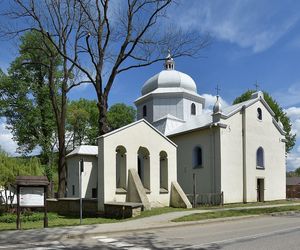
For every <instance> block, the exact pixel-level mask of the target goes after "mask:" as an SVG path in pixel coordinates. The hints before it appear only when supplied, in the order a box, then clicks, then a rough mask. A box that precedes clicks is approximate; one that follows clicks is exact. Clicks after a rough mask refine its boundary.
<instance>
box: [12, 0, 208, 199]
mask: <svg viewBox="0 0 300 250" xmlns="http://www.w3.org/2000/svg"><path fill="white" fill-rule="evenodd" d="M172 2H173V1H172V0H127V1H110V0H73V1H71V0H59V1H58V0H27V1H21V0H14V3H15V6H14V7H13V8H12V10H11V12H10V15H11V16H14V17H15V18H17V20H19V19H22V20H24V21H23V22H22V26H21V28H19V29H17V30H18V32H24V31H26V30H28V29H34V30H36V31H39V32H41V33H42V34H43V35H44V36H45V39H46V38H47V39H48V40H49V41H51V43H52V44H53V46H54V47H55V48H56V50H57V52H58V53H59V54H60V56H61V57H62V58H63V72H64V74H63V79H62V86H61V94H62V96H61V101H60V102H56V101H54V102H53V107H54V111H55V115H56V117H57V127H58V137H59V154H60V160H59V174H60V176H59V181H60V187H59V194H60V196H62V195H63V194H62V192H63V184H62V182H65V158H64V156H65V137H64V134H63V133H64V132H65V130H64V126H65V112H66V109H65V103H66V96H67V93H68V91H69V90H70V89H71V88H72V87H74V86H77V85H79V84H80V83H82V82H90V83H92V85H93V86H94V89H95V92H96V95H97V107H98V111H99V117H98V120H99V135H101V134H104V133H106V132H108V131H109V130H110V128H109V126H108V122H107V109H108V98H109V94H110V91H111V88H112V86H113V83H114V82H115V79H116V77H117V75H118V74H120V73H122V72H125V71H128V70H131V69H134V68H140V67H145V66H148V65H151V64H153V63H155V62H158V61H162V60H164V59H165V55H166V54H167V50H168V49H170V50H171V52H172V57H173V58H176V57H180V56H197V55H198V54H199V51H200V50H201V49H203V48H204V47H206V46H207V45H208V44H209V41H210V39H209V36H204V37H201V36H200V35H198V34H196V33H193V32H183V31H182V30H180V29H178V28H176V27H175V26H167V25H166V22H164V20H167V15H166V14H167V12H166V11H167V10H168V7H169V6H170V5H171V4H172ZM26 25H27V26H26ZM14 32H16V30H15V31H14ZM18 32H16V33H18ZM74 67H75V68H76V69H77V70H79V72H80V73H81V81H80V82H77V83H74V82H73V83H72V84H71V85H70V81H71V78H70V75H71V73H72V71H73V70H74ZM57 103H60V105H61V108H58V107H57V105H56V104H57ZM61 185H62V186H61Z"/></svg>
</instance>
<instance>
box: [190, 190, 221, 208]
mask: <svg viewBox="0 0 300 250" xmlns="http://www.w3.org/2000/svg"><path fill="white" fill-rule="evenodd" d="M187 197H188V198H189V200H190V202H191V203H192V204H193V207H194V208H195V207H197V206H223V205H224V193H223V192H221V193H199V194H197V193H196V194H187Z"/></svg>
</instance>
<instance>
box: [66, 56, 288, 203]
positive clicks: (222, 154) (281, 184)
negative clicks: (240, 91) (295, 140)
mask: <svg viewBox="0 0 300 250" xmlns="http://www.w3.org/2000/svg"><path fill="white" fill-rule="evenodd" d="M164 67H165V69H164V70H162V71H161V72H160V73H158V74H156V75H155V76H153V77H151V78H150V79H149V80H147V81H146V82H145V84H144V85H143V87H142V91H141V93H142V96H141V97H140V98H138V99H137V100H136V101H135V105H136V107H137V122H134V123H132V124H129V125H127V126H125V127H123V128H120V129H118V130H116V131H112V132H111V133H108V134H106V135H104V136H101V137H99V139H98V146H80V147H78V148H77V149H75V150H74V151H73V152H71V153H70V154H69V155H68V161H67V165H68V182H67V185H68V190H69V192H68V195H67V196H68V197H75V196H76V195H78V193H76V190H78V184H77V183H78V160H79V158H86V159H89V158H90V157H92V159H90V160H86V161H87V163H86V165H92V167H91V170H88V171H89V173H87V175H86V179H87V180H88V181H86V184H84V186H83V188H84V190H85V191H84V192H83V195H84V197H92V196H91V194H92V190H89V189H92V188H93V189H94V190H95V189H97V192H96V191H94V193H95V194H94V196H97V198H98V201H99V202H100V201H101V204H102V203H105V202H109V201H126V199H127V198H126V196H127V197H128V196H130V195H128V193H129V192H131V191H130V190H129V183H128V182H129V175H130V173H129V172H130V171H129V170H130V169H134V170H136V173H137V175H136V176H135V177H137V178H138V179H139V180H140V182H141V184H142V186H143V189H144V190H143V191H144V192H145V193H146V194H147V197H148V200H149V203H150V204H151V205H152V206H162V205H169V204H170V201H171V200H172V199H171V198H170V197H171V189H172V187H171V186H172V183H173V186H176V187H177V189H176V190H177V191H178V192H180V186H181V188H182V189H183V191H184V192H185V193H186V194H191V193H193V185H194V184H193V175H194V176H195V180H196V185H195V186H196V193H197V194H209V193H210V194H216V193H217V194H218V193H223V199H224V203H235V202H255V201H269V200H280V199H285V197H286V183H285V181H286V179H285V172H286V166H285V132H284V130H283V126H282V124H281V122H280V121H276V119H275V117H274V113H273V111H272V110H271V108H270V107H269V106H268V104H267V103H266V101H265V100H264V96H263V93H262V92H260V91H258V92H256V93H254V94H253V95H252V97H251V99H250V100H248V101H245V102H242V103H239V104H236V105H232V106H228V107H225V108H222V107H221V104H220V101H219V97H218V96H217V98H216V103H215V105H214V107H213V111H211V112H207V110H205V111H204V108H205V98H204V97H202V96H201V95H199V94H198V93H197V85H196V83H195V82H194V80H193V79H192V78H191V77H190V76H188V75H187V74H184V73H182V72H179V71H177V70H175V62H174V60H173V59H172V58H171V56H168V57H167V58H166V61H165V65H164ZM84 149H85V150H84ZM86 151H88V152H92V153H91V154H90V153H86ZM76 157H77V158H76ZM91 162H92V163H91ZM92 168H94V169H95V170H92ZM76 169H77V170H76ZM76 171H77V175H76ZM93 171H95V173H94V174H92V173H93ZM176 181H178V183H177V182H176ZM89 183H93V184H89ZM178 184H179V185H178ZM70 190H72V192H70ZM96 193H97V195H96ZM182 197H183V196H182ZM182 199H184V198H182ZM101 204H100V205H99V208H101V206H102V205H101Z"/></svg>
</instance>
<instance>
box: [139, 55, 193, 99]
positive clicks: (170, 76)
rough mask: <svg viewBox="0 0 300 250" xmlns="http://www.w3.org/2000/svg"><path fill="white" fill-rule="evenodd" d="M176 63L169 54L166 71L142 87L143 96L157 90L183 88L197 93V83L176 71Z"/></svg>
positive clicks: (153, 77)
mask: <svg viewBox="0 0 300 250" xmlns="http://www.w3.org/2000/svg"><path fill="white" fill-rule="evenodd" d="M174 65H175V62H174V60H173V58H172V57H171V55H170V54H169V55H168V56H167V58H166V61H165V70H162V71H161V72H159V73H158V74H156V75H154V76H152V77H151V78H150V79H149V80H147V81H146V82H145V83H144V85H143V87H142V95H146V94H148V93H150V92H152V91H153V90H155V89H157V88H182V89H185V90H188V91H192V92H197V87H196V83H195V81H194V80H193V79H192V78H191V77H190V76H189V75H187V74H185V73H182V72H180V71H177V70H175V69H174Z"/></svg>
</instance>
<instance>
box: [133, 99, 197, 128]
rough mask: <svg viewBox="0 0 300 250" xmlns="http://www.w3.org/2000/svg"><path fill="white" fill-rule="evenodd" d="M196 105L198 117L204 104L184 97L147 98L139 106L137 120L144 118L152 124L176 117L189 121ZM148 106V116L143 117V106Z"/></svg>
mask: <svg viewBox="0 0 300 250" xmlns="http://www.w3.org/2000/svg"><path fill="white" fill-rule="evenodd" d="M192 103H194V104H195V105H196V115H199V114H201V112H202V103H201V102H198V101H195V100H191V99H188V98H183V96H182V95H178V94H176V95H170V94H169V95H168V96H167V95H166V94H165V95H162V96H153V97H149V98H147V99H146V100H145V101H142V102H140V103H139V104H138V105H137V119H138V120H140V119H142V118H144V119H145V120H147V121H149V122H150V123H152V122H155V121H157V120H159V119H161V118H162V117H164V116H166V115H172V116H175V117H177V118H179V119H181V120H185V121H187V120H188V119H190V118H191V117H193V115H192V114H191V105H192ZM144 105H146V106H147V116H146V117H143V106H144Z"/></svg>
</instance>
